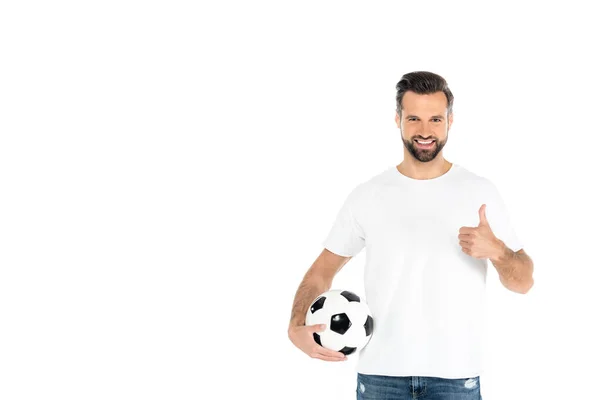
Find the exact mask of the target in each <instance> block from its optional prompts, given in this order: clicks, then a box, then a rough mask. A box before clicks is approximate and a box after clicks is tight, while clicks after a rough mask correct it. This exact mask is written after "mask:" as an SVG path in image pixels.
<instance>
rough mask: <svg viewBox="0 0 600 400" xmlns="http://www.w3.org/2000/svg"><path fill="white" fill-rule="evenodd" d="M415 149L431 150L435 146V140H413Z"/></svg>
mask: <svg viewBox="0 0 600 400" xmlns="http://www.w3.org/2000/svg"><path fill="white" fill-rule="evenodd" d="M415 143H416V144H417V147H418V148H420V149H431V148H433V146H434V144H435V140H418V139H415Z"/></svg>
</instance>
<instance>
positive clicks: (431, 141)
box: [417, 140, 433, 144]
mask: <svg viewBox="0 0 600 400" xmlns="http://www.w3.org/2000/svg"><path fill="white" fill-rule="evenodd" d="M417 142H419V143H421V144H429V143H433V140H430V141H429V142H421V141H420V140H417Z"/></svg>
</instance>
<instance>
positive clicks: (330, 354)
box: [313, 346, 347, 360]
mask: <svg viewBox="0 0 600 400" xmlns="http://www.w3.org/2000/svg"><path fill="white" fill-rule="evenodd" d="M313 353H316V354H318V355H320V356H323V357H327V358H332V359H336V360H343V359H345V358H347V357H346V355H345V354H344V353H342V352H339V351H335V350H331V349H328V348H326V347H323V346H319V347H318V348H316V349H315V350H314V351H313Z"/></svg>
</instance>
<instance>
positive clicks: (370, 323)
mask: <svg viewBox="0 0 600 400" xmlns="http://www.w3.org/2000/svg"><path fill="white" fill-rule="evenodd" d="M363 326H364V327H365V333H366V335H367V336H369V335H370V334H371V332H373V318H371V316H370V315H367V320H366V321H365V324H364V325H363Z"/></svg>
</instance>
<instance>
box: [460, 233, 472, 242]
mask: <svg viewBox="0 0 600 400" xmlns="http://www.w3.org/2000/svg"><path fill="white" fill-rule="evenodd" d="M474 236H475V235H468V234H466V233H461V234H459V235H458V238H459V239H462V240H470V239H473V237H474Z"/></svg>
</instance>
